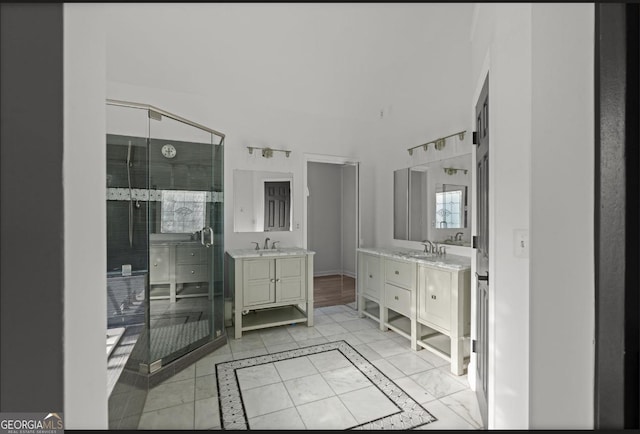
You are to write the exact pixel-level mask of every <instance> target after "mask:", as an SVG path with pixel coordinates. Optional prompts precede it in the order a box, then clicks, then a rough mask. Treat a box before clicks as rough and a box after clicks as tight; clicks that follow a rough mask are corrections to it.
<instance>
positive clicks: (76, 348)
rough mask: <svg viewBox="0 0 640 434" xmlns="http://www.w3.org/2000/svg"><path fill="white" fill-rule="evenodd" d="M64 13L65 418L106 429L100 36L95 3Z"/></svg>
mask: <svg viewBox="0 0 640 434" xmlns="http://www.w3.org/2000/svg"><path fill="white" fill-rule="evenodd" d="M63 11H64V12H63V14H64V15H63V21H64V50H63V52H64V155H63V188H64V268H65V270H64V331H63V336H64V337H63V339H64V352H63V354H64V421H65V428H67V429H72V430H78V429H80V430H82V429H107V427H108V424H107V393H108V392H107V359H106V357H105V345H106V340H105V336H106V329H107V316H106V313H107V294H106V288H107V280H106V273H105V270H106V262H107V242H106V231H105V228H106V224H107V222H106V215H107V214H106V212H107V209H106V201H105V185H106V176H107V160H106V152H105V149H106V137H105V104H104V99H105V70H106V65H105V38H104V34H105V33H104V27H102V24H101V20H100V19H99V18H98V17H99V13H100V6H96V5H80V4H74V5H68V4H65V5H64V8H63ZM43 363H46V360H43Z"/></svg>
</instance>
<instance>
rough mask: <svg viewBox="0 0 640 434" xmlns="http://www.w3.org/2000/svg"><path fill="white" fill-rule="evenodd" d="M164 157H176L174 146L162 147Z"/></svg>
mask: <svg viewBox="0 0 640 434" xmlns="http://www.w3.org/2000/svg"><path fill="white" fill-rule="evenodd" d="M162 155H164V156H165V157H167V158H173V157H175V156H176V148H175V146H173V145H169V144H167V145H164V146H163V147H162Z"/></svg>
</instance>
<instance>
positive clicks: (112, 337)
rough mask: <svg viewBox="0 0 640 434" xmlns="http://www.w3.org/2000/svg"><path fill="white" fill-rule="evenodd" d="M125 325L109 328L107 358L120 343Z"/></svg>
mask: <svg viewBox="0 0 640 434" xmlns="http://www.w3.org/2000/svg"><path fill="white" fill-rule="evenodd" d="M124 331H125V328H124V327H116V328H113V329H107V360H108V359H109V357H110V356H111V353H112V352H113V350H114V349H115V348H116V345H118V342H119V341H120V338H121V337H122V335H123V334H124Z"/></svg>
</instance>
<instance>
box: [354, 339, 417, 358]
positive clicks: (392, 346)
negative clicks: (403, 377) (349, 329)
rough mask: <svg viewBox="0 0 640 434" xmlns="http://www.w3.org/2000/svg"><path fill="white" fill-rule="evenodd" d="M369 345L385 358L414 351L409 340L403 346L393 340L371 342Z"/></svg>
mask: <svg viewBox="0 0 640 434" xmlns="http://www.w3.org/2000/svg"><path fill="white" fill-rule="evenodd" d="M354 334H355V333H354ZM368 345H369V346H370V347H371V349H372V350H374V351H375V352H376V353H378V354H380V355H381V356H382V357H385V358H386V357H391V356H395V355H396V354H402V353H406V352H409V351H412V350H411V347H410V346H409V341H408V340H407V342H406V344H405V345H401V344H399V343H397V342H395V341H394V340H392V339H385V340H378V341H374V342H369V343H368Z"/></svg>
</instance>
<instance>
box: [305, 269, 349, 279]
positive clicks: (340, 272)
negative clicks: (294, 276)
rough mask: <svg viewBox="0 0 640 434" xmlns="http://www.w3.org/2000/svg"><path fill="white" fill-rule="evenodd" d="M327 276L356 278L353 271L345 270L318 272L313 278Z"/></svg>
mask: <svg viewBox="0 0 640 434" xmlns="http://www.w3.org/2000/svg"><path fill="white" fill-rule="evenodd" d="M325 276H348V277H353V278H354V279H355V278H356V274H355V273H352V272H351V271H344V270H331V271H317V272H314V273H313V277H325Z"/></svg>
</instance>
